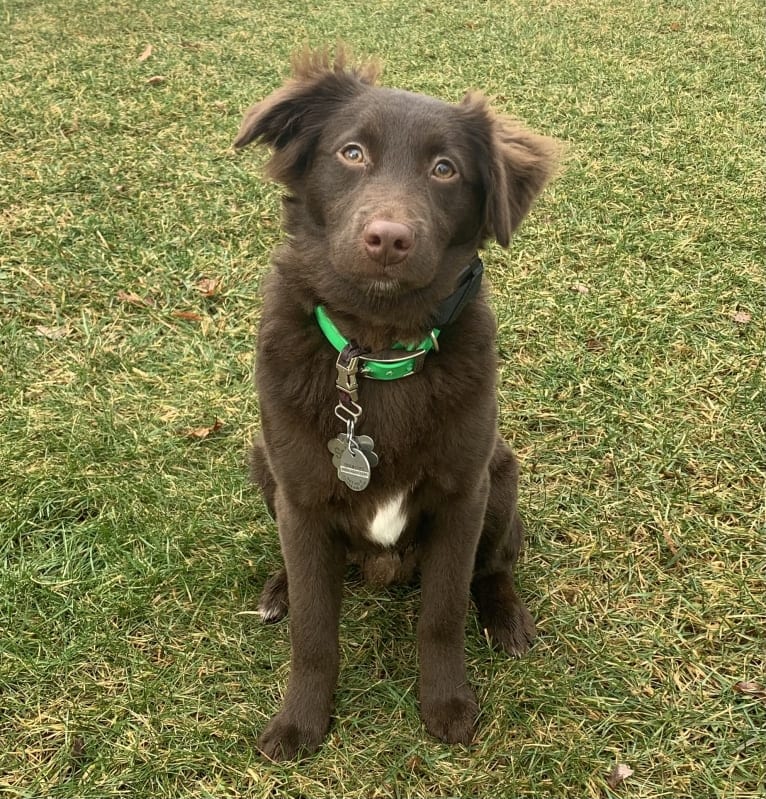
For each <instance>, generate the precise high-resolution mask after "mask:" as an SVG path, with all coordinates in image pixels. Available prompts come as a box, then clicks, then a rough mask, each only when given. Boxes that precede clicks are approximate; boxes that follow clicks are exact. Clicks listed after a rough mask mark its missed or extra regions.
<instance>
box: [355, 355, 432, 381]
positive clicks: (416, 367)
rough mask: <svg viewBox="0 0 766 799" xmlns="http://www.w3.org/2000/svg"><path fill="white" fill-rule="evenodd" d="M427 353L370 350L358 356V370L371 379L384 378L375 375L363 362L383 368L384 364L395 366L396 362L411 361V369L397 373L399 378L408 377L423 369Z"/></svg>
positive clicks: (384, 377)
mask: <svg viewBox="0 0 766 799" xmlns="http://www.w3.org/2000/svg"><path fill="white" fill-rule="evenodd" d="M427 354H428V352H427V350H413V351H410V350H382V351H380V352H371V353H369V354H368V355H360V356H359V360H360V361H361V362H362V364H363V366H362V368H361V369H360V372H361V373H362V374H363V375H364V376H365V377H367V378H369V379H371V380H385V379H386V376H383V375H381V376H377V375H376V374H375V373H374V371H372V370H371V369H370V367H369V366H365V365H364V364H376V365H379V366H380V367H381V368H383V369H385V368H386V366H392V367H396V366H397V365H398V364H402V363H408V362H412V369H410V370H409V371H406V372H403V373H402V374H400V375H397V377H399V378H401V377H409V376H410V375H414V374H417V373H418V372H420V371H421V370H422V369H423V364H424V363H425V358H426V355H427ZM389 376H390V375H389Z"/></svg>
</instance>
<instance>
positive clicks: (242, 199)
mask: <svg viewBox="0 0 766 799" xmlns="http://www.w3.org/2000/svg"><path fill="white" fill-rule="evenodd" d="M0 13H1V14H2V26H1V27H2V33H0V36H1V37H2V61H0V70H1V71H0V77H1V78H2V80H0V292H1V293H0V340H1V341H2V348H3V357H2V359H0V407H2V409H3V412H2V415H1V416H0V457H1V458H2V464H3V468H2V473H1V474H0V562H1V563H2V567H1V568H0V628H2V637H0V697H2V700H1V701H2V706H3V713H2V716H1V717H0V793H3V795H6V796H9V797H11V796H13V797H38V796H53V797H89V796H94V797H96V796H97V797H104V796H131V797H149V796H151V797H174V796H199V797H205V796H211V797H212V796H215V797H235V796H248V797H278V796H312V797H327V796H348V797H406V796H429V797H438V796H477V797H478V796H519V797H521V796H529V797H533V796H534V797H544V796H550V797H565V796H577V797H580V796H588V797H609V796H617V795H624V796H630V797H732V798H733V797H737V799H746V798H747V797H762V796H763V795H764V794H763V791H764V784H766V765H765V764H766V731H765V729H766V705H765V704H764V702H763V700H762V699H759V698H758V696H757V695H748V694H742V693H738V692H737V691H736V690H735V688H734V686H735V685H736V684H737V683H739V682H741V681H749V682H756V683H760V684H761V685H763V684H764V683H765V682H766V668H765V666H764V652H766V634H765V632H764V630H765V629H766V627H765V626H764V592H765V591H766V543H765V541H766V539H764V526H763V523H764V518H763V499H762V485H763V476H764V459H763V440H764V439H763V436H764V430H763V424H762V419H763V409H764V408H763V399H764V398H763V387H762V383H761V372H760V369H761V368H762V361H761V358H762V352H763V344H764V325H763V313H762V312H763V292H762V288H763V286H762V284H763V269H762V266H763V254H764V253H763V249H762V240H763V233H764V229H763V227H764V226H763V208H762V198H761V189H762V183H761V179H762V176H761V167H762V159H761V155H760V154H759V151H758V144H759V143H760V138H759V136H760V133H761V130H762V129H761V127H760V124H761V113H762V109H761V106H760V103H759V101H758V99H757V98H758V97H759V96H760V91H761V81H760V77H761V67H762V39H761V32H762V18H761V15H760V14H759V8H758V4H757V3H756V2H755V0H735V2H733V3H723V2H715V1H714V0H700V1H699V2H684V1H683V0H677V1H674V2H660V1H659V0H642V2H637V3H632V4H629V3H628V4H626V3H616V2H612V3H602V2H595V0H590V1H587V0H577V1H576V2H557V1H556V0H550V2H545V3H542V2H541V3H520V2H515V0H508V2H478V0H464V1H462V2H457V3H444V2H441V0H434V2H429V3H427V4H424V3H421V2H411V1H410V0H408V2H399V0H386V2H383V3H378V4H370V6H369V7H365V6H362V4H351V3H340V2H336V1H335V0H332V2H328V3H325V4H322V5H321V8H320V7H318V6H317V5H316V4H304V3H302V2H294V3H291V4H284V3H283V2H281V1H280V2H275V0H265V1H261V2H257V3H253V2H241V0H232V1H231V2H228V3H225V4H224V3H220V2H217V0H210V2H206V3H196V2H191V0H158V2H154V3H146V2H135V3H126V2H118V3H111V4H106V3H90V2H88V3H85V2H82V0H80V1H79V2H77V1H76V2H74V3H72V2H70V3H67V4H64V3H62V2H60V0H50V2H47V3H45V4H29V3H23V2H21V1H20V0H10V2H9V0H6V2H4V3H3V4H2V6H0ZM338 37H342V38H344V39H346V40H347V41H349V42H350V43H351V44H352V45H353V46H354V47H355V49H356V50H357V51H359V52H361V53H376V54H379V55H380V56H381V57H382V58H383V60H384V62H385V65H386V72H385V75H384V79H385V81H386V82H387V83H389V84H390V85H399V86H404V87H407V88H411V89H414V90H419V91H426V92H430V93H435V94H438V95H440V96H442V97H444V98H446V99H451V100H457V99H459V98H460V97H461V96H462V94H463V92H464V91H465V90H467V89H469V88H472V87H481V88H483V89H484V90H485V91H486V92H487V93H489V94H491V95H493V96H494V97H495V103H496V105H497V106H498V107H499V108H501V109H504V110H506V111H509V112H512V113H514V114H515V115H517V116H519V117H521V118H523V119H525V120H526V121H527V122H528V123H529V124H530V125H531V126H532V127H534V128H537V129H539V130H541V131H543V132H545V133H548V134H551V135H555V136H557V137H559V138H560V139H562V140H564V141H566V142H567V143H568V146H569V156H568V162H567V168H566V171H565V172H564V174H563V175H562V177H561V178H560V179H559V180H558V182H557V183H556V184H555V185H553V186H552V187H551V188H550V189H549V190H548V191H547V193H546V195H545V197H544V198H543V199H542V201H541V202H540V203H539V204H538V206H537V207H536V209H535V211H534V212H533V215H532V216H531V217H530V219H529V221H528V223H527V224H526V225H525V227H524V228H523V230H522V231H521V233H520V234H519V236H518V237H517V239H516V240H515V242H514V244H513V246H512V248H511V249H510V250H509V251H507V252H506V251H502V250H500V249H499V248H497V247H492V248H490V250H489V251H488V252H487V254H486V255H487V257H486V261H487V264H488V268H489V271H490V276H491V279H492V281H493V284H494V298H495V302H496V309H497V313H498V318H499V323H500V350H501V355H502V366H501V374H500V391H499V397H500V408H501V425H502V428H503V430H504V432H505V433H506V434H507V435H508V437H509V438H510V439H511V440H512V441H513V442H514V445H515V447H516V449H517V451H518V452H519V454H520V456H521V459H522V463H523V469H524V473H523V482H522V497H523V507H524V513H525V517H526V519H527V523H528V527H529V547H528V551H527V554H526V558H525V563H524V564H523V569H522V583H521V585H522V591H523V593H524V595H525V597H526V598H527V599H528V601H529V604H530V606H531V607H532V608H533V610H534V612H535V614H536V616H537V618H538V620H539V624H540V628H541V635H540V638H539V640H538V642H537V643H536V645H535V647H534V648H533V650H532V652H531V653H530V655H529V656H528V657H527V658H525V659H523V660H521V661H518V662H509V661H508V660H507V659H506V658H504V657H503V656H502V655H500V654H497V653H494V652H491V651H490V650H489V649H488V648H487V646H486V645H485V642H484V640H483V638H482V635H481V632H480V631H479V629H478V626H477V624H476V621H475V618H474V617H473V615H472V616H471V617H470V621H469V627H468V635H467V648H468V661H469V673H470V676H471V680H472V682H473V684H474V686H475V688H476V690H477V692H478V695H479V698H480V702H481V706H482V716H481V719H480V731H479V735H478V738H477V741H476V743H475V744H474V745H473V746H471V747H448V746H445V745H442V744H440V743H437V742H436V741H434V740H432V739H430V738H429V737H428V735H427V734H426V733H425V732H424V730H423V728H422V726H421V724H420V722H419V719H418V713H417V701H416V668H415V658H414V650H415V640H414V627H415V623H416V614H417V590H416V589H399V590H397V591H394V592H391V593H381V592H377V591H373V590H371V589H368V588H366V587H364V586H362V585H359V584H353V583H352V584H350V585H349V586H348V588H347V592H346V599H345V604H344V615H343V621H342V627H341V642H342V658H343V660H342V674H341V680H340V686H339V689H338V692H337V713H336V715H337V718H336V721H335V723H334V725H333V729H332V731H331V734H330V736H329V738H328V740H327V742H326V743H325V745H324V746H323V747H322V749H321V750H320V752H319V753H318V754H317V755H316V756H315V757H314V758H312V759H311V760H308V761H306V762H305V763H302V764H300V765H286V766H280V765H272V764H269V763H265V762H263V761H262V760H260V759H259V758H258V756H257V755H256V753H255V751H254V746H253V744H254V741H255V737H256V735H257V732H258V730H259V729H260V728H261V727H262V726H263V724H264V723H265V721H266V719H267V718H268V717H269V716H270V715H271V714H272V713H273V712H274V711H275V709H276V708H277V706H278V702H279V698H280V696H281V693H282V691H283V689H284V685H285V680H286V677H287V673H288V661H289V642H288V628H287V625H277V626H274V627H262V626H260V625H259V623H258V621H257V618H256V617H255V616H254V615H253V610H254V608H255V604H256V599H257V595H258V590H259V586H260V584H261V583H262V582H263V580H264V579H265V577H266V576H267V574H268V573H269V571H270V570H271V569H273V568H274V567H275V565H276V564H277V562H278V559H279V553H278V543H277V536H276V531H275V529H274V526H273V524H272V523H271V522H270V521H269V520H268V517H267V516H266V513H265V508H264V506H263V504H262V502H261V500H260V498H259V497H258V496H257V494H256V492H255V491H254V490H253V489H252V488H251V487H250V486H249V485H248V484H247V482H246V478H245V471H244V468H243V461H244V455H245V451H246V446H247V442H248V440H249V438H250V437H251V436H252V434H253V432H254V431H255V430H256V429H257V425H258V412H257V405H256V401H255V398H254V396H253V393H252V390H251V387H250V380H249V370H250V362H251V349H252V345H253V340H254V333H255V330H256V326H257V322H258V316H259V282H260V279H261V276H262V275H263V274H264V272H265V270H266V268H267V263H268V253H269V251H270V250H271V248H272V247H273V246H274V244H275V242H276V241H277V240H278V237H279V226H278V190H277V189H276V188H275V187H274V186H270V185H267V184H264V183H263V181H262V180H261V179H260V177H259V165H260V164H261V163H262V160H263V158H262V156H260V157H259V156H257V155H256V154H255V153H253V152H247V153H244V154H242V155H235V154H233V153H232V152H231V150H230V149H229V144H230V142H231V140H232V138H233V135H234V133H235V132H236V129H237V126H238V122H239V118H240V115H241V112H242V110H243V109H244V108H245V107H246V106H247V105H248V104H249V103H251V102H252V101H254V100H255V99H257V98H259V97H262V96H264V95H265V94H266V93H268V92H269V91H270V90H271V89H272V88H273V87H274V86H276V85H277V84H278V82H279V80H280V78H281V76H283V75H284V73H285V65H286V63H287V59H288V54H289V52H290V50H291V49H293V47H294V46H295V45H296V44H300V43H303V42H305V41H310V42H313V43H326V42H330V43H332V42H334V41H335V40H336V38H338ZM147 45H152V48H153V50H152V53H151V55H150V56H149V57H148V58H147V59H146V60H144V61H139V60H137V59H138V56H139V55H140V54H141V53H142V52H144V50H145V48H146V46H147ZM157 76H159V77H161V78H162V79H161V80H159V79H158V80H156V81H154V82H153V83H150V82H147V81H148V79H149V78H152V77H157ZM203 279H215V280H216V281H217V283H216V285H215V286H214V287H213V288H212V289H211V285H210V284H208V283H201V281H202V280H203ZM214 428H215V429H214ZM206 430H210V433H209V435H207V437H204V438H202V437H201V436H200V434H201V433H202V432H205V431H206ZM195 433H196V435H195ZM616 763H625V764H627V765H629V766H630V768H631V769H632V770H633V772H634V773H633V774H632V776H630V777H628V778H627V780H626V781H625V782H624V783H623V784H622V785H621V786H619V787H617V788H611V787H610V786H609V785H608V783H607V780H606V776H607V774H608V773H609V772H610V770H611V769H612V767H613V766H614V765H615V764H616Z"/></svg>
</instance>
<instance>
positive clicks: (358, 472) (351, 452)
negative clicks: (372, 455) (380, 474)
mask: <svg viewBox="0 0 766 799" xmlns="http://www.w3.org/2000/svg"><path fill="white" fill-rule="evenodd" d="M352 441H353V439H352ZM333 460H334V459H333ZM370 473H371V469H370V462H369V461H368V460H367V457H366V456H365V454H364V452H362V450H361V449H359V448H358V447H356V446H354V444H351V447H349V448H347V449H346V450H344V452H343V454H342V455H341V456H340V463H339V465H338V477H339V478H340V479H341V480H342V481H343V482H344V483H345V484H346V485H347V486H348V487H349V488H350V489H351V490H352V491H364V489H365V488H367V486H368V485H369V484H370Z"/></svg>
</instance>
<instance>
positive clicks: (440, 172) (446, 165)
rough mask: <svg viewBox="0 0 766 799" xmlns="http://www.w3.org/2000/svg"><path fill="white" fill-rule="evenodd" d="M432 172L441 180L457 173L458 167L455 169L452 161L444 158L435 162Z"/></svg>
mask: <svg viewBox="0 0 766 799" xmlns="http://www.w3.org/2000/svg"><path fill="white" fill-rule="evenodd" d="M431 174H432V175H433V176H434V177H435V178H439V180H449V179H450V178H452V177H454V176H455V175H457V169H455V167H454V165H453V164H452V163H450V162H449V161H447V160H446V159H444V158H442V159H440V160H439V161H437V162H436V163H435V164H434V168H433V169H432V170H431Z"/></svg>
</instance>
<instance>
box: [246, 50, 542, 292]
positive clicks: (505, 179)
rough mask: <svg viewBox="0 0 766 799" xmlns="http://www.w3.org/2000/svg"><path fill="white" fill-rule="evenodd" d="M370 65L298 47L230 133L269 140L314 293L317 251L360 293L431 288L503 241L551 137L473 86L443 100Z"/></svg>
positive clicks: (538, 181) (536, 185)
mask: <svg viewBox="0 0 766 799" xmlns="http://www.w3.org/2000/svg"><path fill="white" fill-rule="evenodd" d="M376 77H377V69H376V68H375V65H374V64H369V63H368V64H363V65H361V66H351V65H349V64H347V62H346V57H345V54H344V53H343V51H340V52H339V53H338V55H337V56H336V57H335V59H334V60H331V59H330V57H329V56H328V54H327V53H326V52H325V51H318V52H306V53H304V54H302V55H301V56H299V57H297V58H296V59H295V60H294V63H293V77H292V79H290V80H289V81H288V82H287V83H286V84H285V85H284V86H282V87H281V88H280V89H278V90H277V91H275V92H274V93H273V94H272V95H270V96H269V97H267V98H266V99H265V100H263V101H262V102H260V103H258V104H257V105H255V106H254V107H253V108H251V109H250V111H248V113H247V114H246V116H245V118H244V120H243V122H242V126H241V128H240V131H239V134H238V136H237V138H236V140H235V142H234V145H235V147H237V148H240V147H244V146H245V145H247V144H249V143H250V142H259V143H264V144H268V145H270V146H271V147H272V150H273V155H272V158H271V160H270V162H269V167H268V170H269V174H270V175H271V176H272V177H273V178H274V179H275V180H277V181H279V182H280V183H282V184H284V185H285V186H286V187H287V190H288V196H287V198H286V217H285V226H286V231H287V233H288V235H289V236H291V237H292V240H293V241H294V242H295V243H296V245H299V246H300V247H302V248H303V251H304V252H310V253H313V254H314V257H312V260H315V261H317V263H316V271H317V274H316V275H315V282H316V289H317V292H318V293H319V294H320V296H323V294H322V292H325V293H326V292H327V291H331V290H332V287H331V286H330V285H329V282H330V281H329V279H328V278H327V276H326V274H323V273H326V271H327V268H328V265H329V267H330V268H331V270H332V272H333V273H334V275H335V276H336V278H337V276H340V277H341V278H342V279H343V280H344V281H345V282H346V283H347V284H349V285H354V286H355V287H357V288H358V290H359V291H358V293H359V302H361V303H365V302H371V303H377V304H378V305H379V304H380V303H386V302H387V301H391V302H395V301H398V300H400V299H401V298H402V297H403V296H406V295H411V294H413V293H417V294H418V296H419V298H420V301H422V302H434V301H436V300H438V299H440V298H443V297H444V296H446V295H447V294H449V293H450V292H451V290H452V288H453V287H454V286H453V282H452V281H453V280H454V277H455V275H456V274H457V273H458V271H459V270H460V269H461V267H463V266H465V264H466V263H467V262H468V260H470V258H471V256H472V255H473V254H474V253H475V251H476V249H477V248H478V247H479V246H481V244H482V243H483V242H485V241H486V240H487V239H488V238H494V239H496V240H497V241H498V242H499V243H500V244H501V245H503V246H506V245H508V243H509V241H510V238H511V235H512V234H513V232H514V231H515V230H516V228H517V227H518V226H519V224H520V223H521V221H522V219H523V218H524V216H525V215H526V214H527V212H528V211H529V209H530V207H531V205H532V202H533V201H534V199H535V197H536V196H537V195H538V194H539V193H540V191H541V190H542V188H543V186H544V185H545V184H546V182H547V181H548V179H549V178H550V177H551V174H552V172H553V170H554V168H555V163H556V153H557V146H556V144H555V143H554V141H553V140H551V139H548V138H546V137H543V136H539V135H537V134H534V133H531V132H530V131H528V130H526V129H525V128H524V127H523V126H521V125H520V124H519V123H518V122H516V121H514V120H512V119H510V118H508V117H504V116H500V115H497V114H495V113H494V112H493V111H492V110H491V109H490V108H489V105H488V102H487V100H486V99H485V98H484V97H483V96H482V95H480V94H478V93H474V94H469V95H467V96H466V97H465V98H464V99H463V101H462V102H461V103H459V104H456V105H451V104H448V103H445V102H442V101H441V100H437V99H434V98H432V97H427V96H424V95H419V94H412V93H409V92H405V91H399V90H393V89H386V88H381V87H377V86H376V85H375V80H376ZM336 282H337V280H336ZM346 296H349V295H348V292H346Z"/></svg>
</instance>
